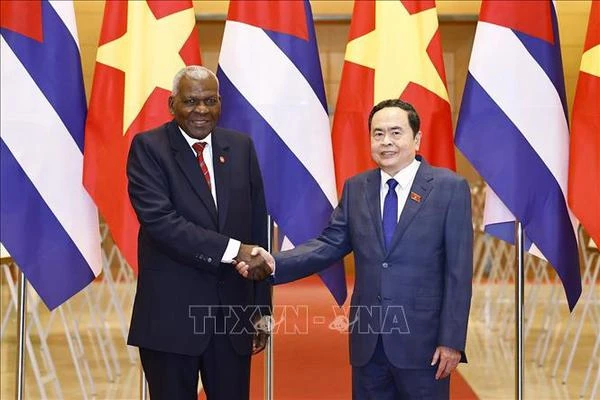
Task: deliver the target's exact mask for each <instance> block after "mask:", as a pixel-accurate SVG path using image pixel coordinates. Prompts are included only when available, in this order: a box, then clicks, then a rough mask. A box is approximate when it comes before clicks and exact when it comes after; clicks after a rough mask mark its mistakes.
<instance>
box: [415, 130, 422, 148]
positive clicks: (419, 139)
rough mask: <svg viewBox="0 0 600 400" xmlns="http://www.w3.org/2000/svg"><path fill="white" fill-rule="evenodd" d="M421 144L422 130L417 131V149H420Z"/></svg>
mask: <svg viewBox="0 0 600 400" xmlns="http://www.w3.org/2000/svg"><path fill="white" fill-rule="evenodd" d="M420 146H421V131H419V132H417V134H416V135H415V149H417V150H419V147H420Z"/></svg>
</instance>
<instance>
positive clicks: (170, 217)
mask: <svg viewBox="0 0 600 400" xmlns="http://www.w3.org/2000/svg"><path fill="white" fill-rule="evenodd" d="M146 142H147V141H144V140H143V135H138V136H136V137H135V138H134V140H133V142H132V143H131V149H130V151H129V158H128V160H127V178H128V182H129V184H128V191H129V198H130V199H131V204H132V206H133V208H134V210H135V212H136V214H137V217H138V220H139V222H140V225H141V227H142V228H143V229H144V233H146V234H148V235H149V236H150V237H151V238H152V240H153V241H154V242H155V243H156V245H157V246H160V247H161V248H162V251H163V252H165V253H167V254H169V256H170V257H172V258H173V259H175V260H179V261H180V262H182V263H184V264H189V265H193V266H194V267H197V268H200V269H203V270H206V271H208V272H212V273H217V271H218V269H219V265H220V260H221V257H222V256H223V253H224V252H225V248H226V247H227V243H228V241H229V238H228V237H227V236H224V235H221V234H219V233H217V232H214V231H212V230H209V229H204V228H203V227H201V226H199V225H197V224H195V223H192V222H191V221H188V220H187V219H186V218H184V217H183V216H182V215H180V214H179V213H178V212H177V210H176V209H175V207H174V205H173V203H172V201H171V193H170V189H169V184H168V181H167V178H166V175H165V171H164V170H163V168H164V167H163V166H162V165H161V164H160V162H159V160H158V157H156V155H155V154H154V152H155V151H156V150H155V149H153V148H152V147H151V146H150V145H149V144H148V143H146Z"/></svg>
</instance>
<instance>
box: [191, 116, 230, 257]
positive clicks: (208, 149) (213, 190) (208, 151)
mask: <svg viewBox="0 0 600 400" xmlns="http://www.w3.org/2000/svg"><path fill="white" fill-rule="evenodd" d="M179 131H180V132H181V134H182V135H183V137H184V139H185V141H186V142H187V144H188V145H189V146H190V149H191V150H192V151H193V152H194V155H195V156H196V157H198V155H197V154H196V150H194V147H193V146H194V144H196V143H198V142H205V143H206V146H204V150H203V151H202V157H204V164H206V168H207V169H208V174H209V175H210V194H211V195H212V198H213V200H214V202H215V207H216V208H217V209H218V207H219V206H218V204H219V203H217V185H216V183H215V168H214V166H213V154H212V133H209V134H208V136H206V137H205V138H204V139H202V140H198V139H194V138H193V137H190V136H188V134H187V133H185V132H184V131H183V129H181V127H179ZM198 168H200V166H198ZM240 246H241V242H240V241H239V240H235V239H232V238H229V243H227V248H226V249H225V253H223V257H222V258H221V262H223V263H227V264H231V263H233V259H234V258H235V256H237V254H238V252H239V251H240Z"/></svg>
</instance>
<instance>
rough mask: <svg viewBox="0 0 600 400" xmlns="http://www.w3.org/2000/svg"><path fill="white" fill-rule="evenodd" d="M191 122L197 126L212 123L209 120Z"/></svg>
mask: <svg viewBox="0 0 600 400" xmlns="http://www.w3.org/2000/svg"><path fill="white" fill-rule="evenodd" d="M191 122H192V124H193V125H196V126H202V125H206V124H208V123H210V121H209V120H207V119H201V120H195V121H191Z"/></svg>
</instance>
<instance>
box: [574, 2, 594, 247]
mask: <svg viewBox="0 0 600 400" xmlns="http://www.w3.org/2000/svg"><path fill="white" fill-rule="evenodd" d="M569 153H570V154H569V205H570V206H571V209H572V210H573V212H574V213H575V215H576V216H577V218H579V220H580V221H581V224H582V225H583V226H584V227H585V229H586V230H587V232H588V233H589V234H590V236H591V237H592V239H594V242H596V244H598V245H600V1H593V2H592V8H591V10H590V18H589V22H588V32H587V37H586V40H585V44H584V47H583V55H582V56H581V67H580V71H579V79H578V80H577V89H576V91H575V101H574V103H573V118H572V120H571V143H570V149H569Z"/></svg>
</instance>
